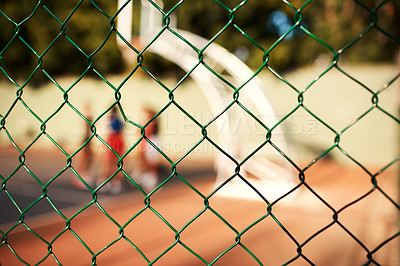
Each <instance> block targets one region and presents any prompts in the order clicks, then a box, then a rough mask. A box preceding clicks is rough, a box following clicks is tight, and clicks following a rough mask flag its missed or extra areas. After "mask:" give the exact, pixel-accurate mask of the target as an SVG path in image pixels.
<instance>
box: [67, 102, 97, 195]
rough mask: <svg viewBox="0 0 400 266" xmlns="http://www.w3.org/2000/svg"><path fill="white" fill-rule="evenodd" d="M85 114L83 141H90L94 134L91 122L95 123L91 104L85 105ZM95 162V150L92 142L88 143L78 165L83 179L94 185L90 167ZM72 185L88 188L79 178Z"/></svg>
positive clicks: (82, 151) (74, 179)
mask: <svg viewBox="0 0 400 266" xmlns="http://www.w3.org/2000/svg"><path fill="white" fill-rule="evenodd" d="M85 114H86V119H87V121H85V135H84V137H83V141H82V142H83V143H85V142H86V141H88V139H89V138H90V136H91V135H92V131H91V130H90V127H91V124H92V123H93V118H92V116H91V108H90V105H89V104H86V106H85ZM92 163H93V151H92V148H91V145H90V142H88V143H86V144H85V146H84V147H83V148H82V150H81V156H80V157H79V165H78V172H79V175H80V176H81V177H82V179H83V180H84V181H85V182H86V183H88V184H89V185H92V183H93V178H92V177H91V174H90V169H91V166H92ZM72 185H73V186H74V187H75V188H77V189H87V187H86V185H85V184H84V183H82V182H81V181H80V180H79V179H78V178H73V179H72Z"/></svg>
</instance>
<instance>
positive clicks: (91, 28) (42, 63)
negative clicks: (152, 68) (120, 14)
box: [0, 0, 123, 82]
mask: <svg viewBox="0 0 400 266" xmlns="http://www.w3.org/2000/svg"><path fill="white" fill-rule="evenodd" d="M116 8H117V4H116V2H115V1H103V2H102V3H101V6H97V5H96V4H95V3H94V2H91V1H81V2H80V1H77V0H63V1H52V0H45V1H41V4H40V5H37V2H36V1H32V0H18V1H14V0H3V1H2V3H1V4H0V10H1V11H2V14H0V24H1V28H2V30H1V31H0V52H1V53H2V54H1V55H2V60H1V65H0V66H1V67H2V68H3V69H4V71H6V73H7V75H9V76H10V77H11V78H13V79H22V81H23V82H24V81H25V80H27V79H28V78H29V76H31V75H32V74H33V77H32V81H33V82H37V81H39V82H40V81H42V80H48V79H47V78H46V77H45V73H49V74H50V75H54V74H61V73H63V74H66V73H67V74H74V75H81V74H82V73H84V72H85V71H87V73H88V74H89V75H90V74H94V72H93V69H95V70H96V71H99V72H103V73H104V72H115V71H119V70H121V69H122V67H123V66H122V65H121V54H120V51H119V50H118V47H117V44H116V41H115V39H116V38H115V33H113V32H112V34H111V35H110V36H108V34H109V32H110V30H111V22H110V19H109V18H108V17H107V16H106V15H105V14H113V13H115V12H116ZM103 12H104V13H105V14H103ZM109 16H110V15H109ZM107 38H108V39H107ZM105 41H106V42H105ZM104 42H105V44H104V46H103V43H104ZM98 48H101V49H100V50H98Z"/></svg>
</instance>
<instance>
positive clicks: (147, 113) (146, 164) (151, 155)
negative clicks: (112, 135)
mask: <svg viewBox="0 0 400 266" xmlns="http://www.w3.org/2000/svg"><path fill="white" fill-rule="evenodd" d="M155 116H156V112H155V111H154V110H152V109H151V108H143V122H142V124H146V123H148V121H150V120H151V119H153V117H155ZM158 131H159V125H158V119H157V118H154V119H153V120H152V121H151V122H150V123H149V124H148V125H147V126H146V128H145V136H146V138H147V139H149V140H150V141H151V142H152V143H153V144H155V145H156V146H157V147H159V145H160V139H159V136H158ZM146 138H144V139H142V140H141V142H140V143H139V155H138V162H139V165H138V170H139V173H136V176H139V180H138V182H139V184H140V185H142V186H143V187H144V188H145V189H147V190H153V189H154V188H155V187H156V186H157V185H158V183H159V174H160V154H159V152H158V151H157V150H156V149H155V148H154V147H153V146H152V145H151V144H150V143H149V142H148V141H147V140H146Z"/></svg>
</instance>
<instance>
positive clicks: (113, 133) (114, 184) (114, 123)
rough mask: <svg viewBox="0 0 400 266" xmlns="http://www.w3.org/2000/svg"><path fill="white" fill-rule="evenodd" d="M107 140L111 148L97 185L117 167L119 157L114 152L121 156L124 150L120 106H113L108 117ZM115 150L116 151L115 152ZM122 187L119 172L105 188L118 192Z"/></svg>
mask: <svg viewBox="0 0 400 266" xmlns="http://www.w3.org/2000/svg"><path fill="white" fill-rule="evenodd" d="M106 142H107V143H108V145H110V147H111V149H112V150H111V149H109V148H107V150H106V152H105V153H104V156H103V161H102V168H101V173H100V179H99V180H98V181H97V186H99V185H101V184H102V182H104V181H105V180H106V179H107V178H109V177H110V176H111V175H112V174H113V173H114V171H115V170H116V169H117V167H118V166H117V163H118V160H119V158H118V157H117V156H116V155H115V154H114V152H115V153H117V154H118V155H119V156H121V155H122V154H123V152H124V145H125V142H124V136H123V123H122V121H121V119H120V118H119V117H118V108H117V107H113V108H112V109H111V113H110V115H109V118H108V133H107V138H106ZM113 151H114V152H113ZM121 189H122V176H121V173H120V172H119V173H117V174H116V175H115V176H114V177H113V179H112V180H110V181H109V182H108V183H107V184H106V185H105V190H106V191H109V192H111V193H112V194H117V193H119V192H120V191H121Z"/></svg>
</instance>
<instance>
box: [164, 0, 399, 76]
mask: <svg viewBox="0 0 400 266" xmlns="http://www.w3.org/2000/svg"><path fill="white" fill-rule="evenodd" d="M289 2H290V3H291V4H292V5H293V6H292V7H290V6H289V5H286V4H284V3H283V1H254V0H249V1H243V2H242V1H222V0H221V1H185V2H183V3H182V4H181V5H180V6H179V7H177V8H176V12H175V14H177V15H178V26H179V27H180V28H183V29H186V30H190V31H192V32H195V33H197V34H199V35H200V36H203V37H205V38H208V39H211V38H213V37H214V36H215V35H216V34H217V33H218V32H219V31H220V30H221V29H222V28H223V27H224V26H226V25H227V23H228V22H229V21H231V23H230V24H229V26H228V28H227V29H226V30H225V31H224V32H223V33H222V34H221V35H220V36H219V37H218V38H217V39H216V42H217V43H219V44H221V45H222V46H224V47H225V48H227V49H228V50H230V51H231V52H233V53H235V54H239V55H240V54H241V53H242V54H244V56H243V58H242V59H243V60H244V61H245V62H246V63H247V64H249V65H250V66H251V67H259V66H260V65H261V64H262V59H263V55H264V54H265V51H267V52H269V53H268V58H269V60H270V61H269V65H271V66H272V67H273V68H275V69H279V70H287V69H291V68H293V67H298V66H301V65H305V64H309V63H311V62H313V61H314V60H315V59H316V58H317V57H318V56H320V55H321V54H327V55H328V56H331V58H333V56H334V52H333V51H331V50H330V49H329V48H328V47H326V46H324V45H322V44H321V43H319V42H317V41H316V40H315V39H314V38H313V37H311V36H310V35H309V34H307V32H311V33H312V34H313V35H314V36H315V37H316V38H318V39H320V40H322V41H324V42H325V43H327V44H329V45H330V46H331V47H332V48H333V49H334V50H335V51H337V52H341V56H340V58H341V60H347V61H351V62H367V61H368V62H371V61H393V60H394V58H395V53H396V52H397V49H398V47H399V44H400V43H399V39H400V24H399V23H398V18H399V17H400V2H399V1H376V0H375V1H374V0H360V1H337V0H325V1H311V2H309V3H308V4H307V5H305V6H302V5H303V4H304V3H305V2H306V1H289ZM243 3H244V5H241V4H243ZM380 3H383V5H381V6H380ZM172 7H173V5H170V6H168V7H167V8H172ZM293 7H294V8H293ZM374 9H376V12H375V10H374ZM297 10H300V11H301V12H300V14H301V16H300V15H299V14H296V11H297ZM233 11H234V12H233ZM277 11H279V12H277ZM282 14H284V15H285V16H282ZM232 15H234V16H232ZM300 18H301V19H300ZM375 19H376V20H375ZM297 21H299V22H301V23H300V24H299V25H298V26H297V27H296V28H294V29H293V30H292V32H291V33H289V34H288V35H287V36H286V37H285V38H284V39H283V40H282V41H280V42H279V45H277V46H274V44H275V43H276V42H277V41H278V40H279V38H281V37H282V36H283V35H284V34H286V33H287V32H288V31H289V30H290V27H292V26H294V25H295V23H296V22H297ZM372 23H376V24H375V25H376V27H373V28H372V29H371V30H370V31H367V29H368V28H369V27H372ZM238 28H239V29H240V30H242V31H243V32H244V33H245V34H247V35H248V36H249V37H250V38H251V39H253V40H254V41H256V42H257V43H258V44H260V45H261V46H262V47H263V49H260V48H259V47H257V46H256V45H254V44H253V43H252V42H250V41H249V40H248V39H247V38H245V36H243V34H242V33H241V32H240V31H239V30H238ZM377 28H378V29H379V30H378V29H377ZM381 30H383V31H381ZM387 34H390V35H391V36H390V37H388V35H387ZM361 36H362V38H361V40H360V41H358V42H357V43H356V44H354V45H352V44H351V43H352V41H353V40H354V39H355V38H358V37H361ZM391 37H394V38H395V39H392V38H391ZM271 48H273V49H271Z"/></svg>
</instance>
